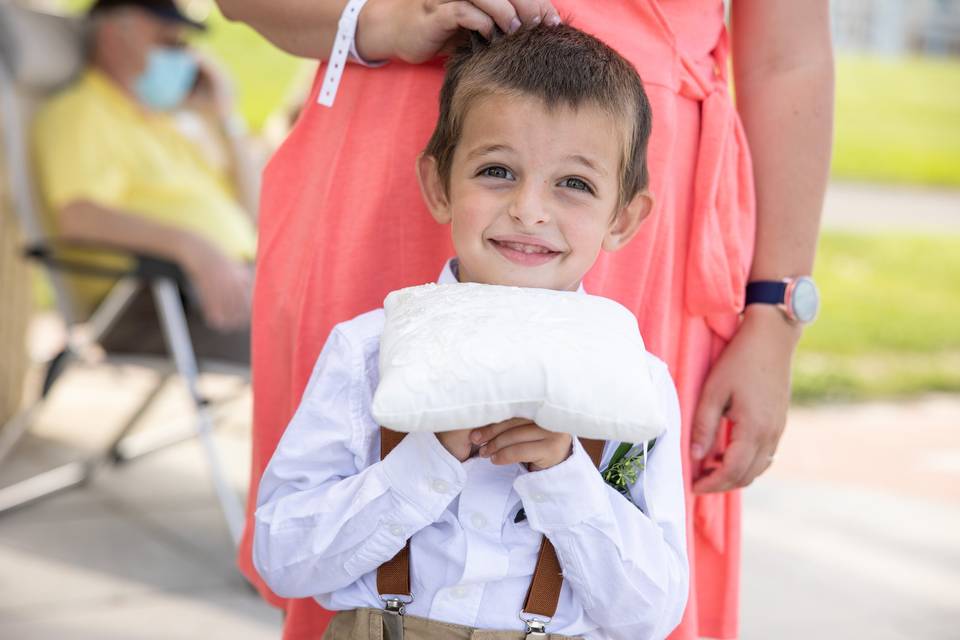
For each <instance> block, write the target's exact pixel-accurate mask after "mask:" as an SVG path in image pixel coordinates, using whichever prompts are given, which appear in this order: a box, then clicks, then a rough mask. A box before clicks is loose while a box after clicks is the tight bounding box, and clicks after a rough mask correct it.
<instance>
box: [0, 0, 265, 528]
mask: <svg viewBox="0 0 960 640" xmlns="http://www.w3.org/2000/svg"><path fill="white" fill-rule="evenodd" d="M18 12H19V14H18ZM24 16H26V18H28V19H33V18H34V17H36V19H37V20H40V21H50V22H51V24H53V23H54V21H56V20H63V21H64V22H66V21H68V20H69V19H66V18H59V17H54V16H45V15H44V14H37V13H36V12H31V11H29V10H27V9H24V8H21V7H18V6H16V5H10V4H6V3H4V4H0V117H2V129H0V131H2V132H3V138H4V140H3V142H4V147H3V149H4V153H5V155H6V160H7V162H6V164H7V166H8V169H9V176H10V184H11V189H10V193H11V194H12V197H13V203H12V204H13V210H14V212H15V213H16V215H17V219H18V222H19V225H20V228H21V231H22V235H23V237H24V239H25V242H26V246H25V249H24V255H25V257H26V258H28V259H32V260H34V261H36V262H37V263H38V264H39V265H40V266H41V267H42V268H43V270H44V271H45V272H46V274H47V275H48V276H49V278H50V282H51V283H52V285H53V291H54V297H55V300H56V304H57V308H58V310H59V313H60V315H61V316H62V317H63V319H64V322H65V323H66V326H67V328H68V339H67V344H66V346H65V348H64V350H63V351H61V352H60V353H59V354H58V355H57V356H56V357H55V358H53V359H52V360H51V361H49V362H48V363H47V364H46V371H45V376H44V380H43V384H42V389H41V390H40V392H39V394H38V396H39V397H38V398H36V400H35V401H34V402H32V403H31V404H30V406H28V407H26V408H24V409H23V410H22V411H21V412H20V413H18V414H17V415H16V416H14V417H13V418H12V419H11V420H10V421H8V423H7V424H6V425H4V426H3V428H2V429H0V461H2V460H3V459H4V458H5V457H6V456H8V455H10V454H11V453H12V452H13V450H14V448H15V446H16V444H17V443H18V442H19V441H20V440H21V438H22V437H23V436H24V435H25V434H26V433H27V432H28V431H29V429H30V427H31V424H32V423H33V421H34V418H35V416H36V413H37V411H38V409H39V408H40V407H41V406H42V405H43V403H44V402H45V401H46V399H47V398H48V397H49V393H50V391H51V389H52V387H53V386H54V385H55V384H56V382H57V381H58V380H59V379H60V377H61V375H62V374H63V372H64V371H65V370H66V369H68V368H69V367H71V366H73V365H75V364H77V363H80V362H89V361H90V352H91V348H90V347H91V344H92V343H96V342H97V341H98V340H99V339H100V338H102V337H103V336H104V335H105V334H106V332H107V331H108V330H109V329H110V327H111V326H112V325H113V323H114V322H116V321H117V319H118V318H119V317H120V316H121V315H122V314H123V312H124V310H125V309H126V308H127V307H128V305H129V304H130V303H131V301H132V300H133V299H134V296H135V295H137V293H138V292H139V291H140V290H141V289H142V288H147V289H149V291H150V292H151V293H152V296H153V299H154V303H155V305H156V308H157V310H158V315H159V318H158V320H159V323H160V326H161V328H162V331H163V335H164V338H165V342H166V345H167V348H168V351H169V353H170V357H169V358H166V359H163V358H160V359H158V358H156V357H155V356H145V357H143V358H140V357H136V358H130V357H129V356H121V357H116V356H110V354H107V356H108V357H107V362H108V363H109V362H114V363H117V362H119V363H122V362H136V363H138V364H143V365H145V366H148V367H151V368H154V369H157V370H158V371H159V372H160V377H159V380H158V382H157V384H156V385H155V387H154V388H153V389H151V390H150V391H149V392H148V393H147V395H146V396H145V397H144V398H143V400H142V402H141V404H140V405H139V407H138V408H137V409H136V411H135V412H134V413H133V415H132V416H131V417H130V418H129V419H128V420H127V422H126V423H125V424H124V425H123V427H122V428H121V429H120V432H119V433H118V435H117V436H116V437H115V438H114V440H113V441H112V442H110V444H109V446H108V447H107V448H106V449H105V450H104V451H102V452H101V453H98V454H96V455H93V456H87V457H84V458H83V459H80V460H76V461H73V462H70V463H68V464H64V465H61V466H59V467H56V468H54V469H51V470H49V471H46V472H44V473H40V474H38V475H35V476H33V477H31V478H28V479H26V480H21V481H19V482H16V483H15V484H12V485H10V486H7V487H4V488H0V515H2V514H5V513H8V512H10V511H13V510H15V509H19V508H22V507H24V506H26V505H28V504H30V503H33V502H35V501H38V500H41V499H43V498H46V497H48V496H52V495H54V494H57V493H59V492H61V491H64V490H67V489H70V488H73V487H78V486H80V485H83V484H84V483H86V482H87V481H89V480H90V479H91V477H92V476H93V474H94V473H95V472H96V470H97V469H98V468H99V467H100V466H101V465H103V464H121V463H123V462H127V461H130V460H133V459H134V458H138V457H140V456H142V455H146V454H148V453H150V452H152V451H156V450H159V449H161V448H163V447H166V446H169V445H170V444H174V443H176V442H179V441H182V440H183V439H184V434H180V433H177V434H173V437H164V438H162V442H160V443H159V444H157V443H156V442H153V443H149V444H147V445H144V444H143V442H142V440H143V438H142V437H141V438H137V437H136V436H133V435H129V434H130V432H131V431H132V429H133V428H134V427H135V426H136V425H137V423H138V422H139V421H140V418H141V417H142V416H143V415H144V414H145V413H146V411H147V409H148V408H149V407H150V406H151V404H152V403H153V401H154V400H155V399H156V397H157V396H158V395H159V393H160V391H161V389H162V388H163V387H164V385H165V384H166V383H167V381H168V380H169V379H171V378H172V377H174V376H176V377H179V378H180V379H181V380H182V381H183V383H184V385H185V386H186V389H187V391H188V393H189V396H190V400H191V403H192V409H193V419H192V422H193V426H192V429H191V430H190V434H189V437H198V438H199V440H200V443H201V445H202V448H203V453H204V456H205V458H206V463H207V466H208V468H209V471H210V475H211V479H212V481H213V486H214V489H215V491H216V495H217V499H218V501H219V504H220V508H221V510H222V512H223V515H224V519H225V521H226V524H227V528H228V530H229V532H230V536H231V538H232V540H233V542H234V544H235V545H236V544H238V542H239V539H240V536H241V533H242V527H243V521H244V515H243V508H242V506H241V502H240V499H239V497H238V495H237V494H236V493H235V492H234V490H233V488H232V487H231V486H230V484H229V482H228V481H227V479H226V476H225V474H224V469H223V465H222V463H221V459H220V455H219V452H218V450H217V445H216V442H215V439H214V435H213V427H214V422H215V420H214V413H215V410H216V406H214V405H213V404H211V403H210V402H208V400H207V399H206V398H204V397H203V395H202V394H201V393H200V388H199V381H200V368H199V366H198V363H197V358H196V355H195V353H194V349H193V344H192V342H191V339H190V332H189V329H188V324H187V318H186V312H185V309H184V305H183V301H182V298H181V294H186V295H189V294H190V289H189V283H188V282H187V281H186V278H185V277H184V276H183V274H182V272H181V271H180V269H179V268H178V267H177V266H176V265H175V264H173V263H170V262H167V261H164V260H161V259H157V258H156V257H151V256H144V255H135V254H132V253H124V255H126V256H127V257H128V258H130V259H131V260H132V262H133V264H134V266H133V267H132V268H131V269H128V270H111V269H103V268H100V267H96V266H93V265H90V264H85V263H83V262H82V260H78V259H75V258H67V257H64V256H63V255H62V252H61V245H57V244H55V243H54V242H52V241H51V240H50V239H49V238H47V237H46V236H45V234H44V232H43V230H42V225H41V224H40V222H39V220H40V219H41V218H40V208H39V206H38V204H37V198H36V196H35V193H36V191H35V180H34V176H33V175H31V167H32V166H33V165H32V163H31V158H30V151H29V145H28V141H27V135H26V133H25V132H27V131H28V130H29V122H28V117H27V114H26V113H25V112H24V109H23V107H22V101H21V99H20V95H21V92H22V91H26V89H25V88H24V87H22V86H21V85H20V83H19V82H18V79H17V76H16V62H17V61H16V59H15V57H16V51H15V47H12V45H11V43H10V40H11V39H12V38H11V31H10V29H12V28H16V27H15V25H16V24H17V21H16V20H15V19H16V18H20V19H23V18H24ZM11 25H13V26H11ZM71 28H73V27H71ZM5 29H6V31H5ZM4 39H6V40H7V43H6V46H4ZM14 44H15V43H14ZM11 48H12V49H13V50H12V51H11V50H10V49H11ZM110 250H111V251H114V252H117V251H116V248H115V247H111V248H110ZM117 253H123V252H117ZM66 274H72V275H78V274H79V275H82V276H87V277H110V278H116V279H117V280H116V284H114V285H113V287H112V289H111V291H110V293H109V294H108V295H107V297H106V298H105V299H104V301H103V302H102V303H101V304H100V305H99V306H98V307H97V309H96V310H95V312H94V313H93V315H92V316H91V317H90V318H89V320H87V321H86V322H83V323H81V322H80V321H79V320H78V318H77V316H76V314H75V313H74V307H73V304H72V301H71V297H70V291H69V289H68V286H67V284H66V281H65V278H64V275H66ZM84 330H85V331H84ZM85 333H86V335H88V336H89V339H86V340H85V339H84V337H83V336H84V334H85ZM227 370H228V371H231V372H233V373H241V375H242V377H244V378H247V379H248V378H249V371H248V370H246V369H244V370H243V371H242V372H241V371H238V370H237V369H236V368H234V367H231V366H228V367H227ZM138 435H139V434H138Z"/></svg>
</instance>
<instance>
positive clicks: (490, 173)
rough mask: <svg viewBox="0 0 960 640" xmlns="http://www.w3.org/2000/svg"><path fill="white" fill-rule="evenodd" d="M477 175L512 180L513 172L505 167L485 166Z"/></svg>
mask: <svg viewBox="0 0 960 640" xmlns="http://www.w3.org/2000/svg"><path fill="white" fill-rule="evenodd" d="M479 175H481V176H487V177H489V178H500V179H501V180H513V174H512V173H511V172H510V170H509V169H507V168H506V167H498V166H493V167H485V168H483V169H481V170H480V174H479Z"/></svg>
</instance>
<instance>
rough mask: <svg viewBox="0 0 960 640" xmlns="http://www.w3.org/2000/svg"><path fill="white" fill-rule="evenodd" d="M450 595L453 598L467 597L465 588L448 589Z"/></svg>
mask: <svg viewBox="0 0 960 640" xmlns="http://www.w3.org/2000/svg"><path fill="white" fill-rule="evenodd" d="M450 595H451V596H453V597H454V598H457V599H460V598H466V597H467V588H466V587H454V588H453V589H450Z"/></svg>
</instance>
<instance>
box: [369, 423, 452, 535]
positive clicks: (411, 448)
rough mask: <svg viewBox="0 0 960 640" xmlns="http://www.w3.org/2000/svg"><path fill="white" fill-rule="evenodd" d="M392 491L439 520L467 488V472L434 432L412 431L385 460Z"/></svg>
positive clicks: (431, 518)
mask: <svg viewBox="0 0 960 640" xmlns="http://www.w3.org/2000/svg"><path fill="white" fill-rule="evenodd" d="M381 468H382V469H383V474H384V477H386V479H387V482H388V483H389V485H390V488H391V490H392V491H394V492H396V493H397V494H399V495H400V496H401V497H402V498H403V499H404V500H406V501H407V502H408V503H409V504H411V505H412V506H413V507H415V508H416V509H417V511H419V512H420V513H421V515H423V516H424V517H425V518H427V520H428V522H435V521H436V520H437V518H439V517H440V514H442V513H443V511H444V509H446V508H447V505H449V504H450V501H451V500H453V498H454V497H456V496H457V495H459V494H460V492H461V491H463V486H464V484H465V483H466V481H467V473H466V471H464V470H463V465H462V464H461V463H460V461H459V460H457V459H456V458H455V457H453V455H451V454H450V452H449V451H447V450H446V449H445V448H444V446H443V445H442V444H441V443H440V440H438V439H437V436H436V435H434V434H433V433H431V432H417V433H408V434H407V435H406V437H404V438H403V440H401V441H400V443H399V444H398V445H397V446H396V447H394V449H393V451H391V452H390V453H389V454H388V455H387V457H386V458H384V459H383V461H382V462H381Z"/></svg>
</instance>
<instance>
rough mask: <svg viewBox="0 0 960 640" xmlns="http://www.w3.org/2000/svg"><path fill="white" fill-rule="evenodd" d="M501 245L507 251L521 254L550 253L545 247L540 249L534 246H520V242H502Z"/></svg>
mask: <svg viewBox="0 0 960 640" xmlns="http://www.w3.org/2000/svg"><path fill="white" fill-rule="evenodd" d="M501 244H502V245H503V246H505V247H507V248H509V249H513V250H514V251H520V252H522V253H550V250H549V249H547V248H546V247H540V246H537V245H534V244H522V243H520V242H502V243H501Z"/></svg>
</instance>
